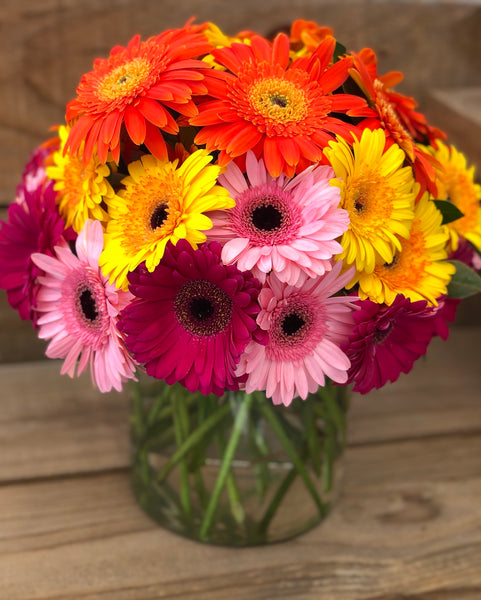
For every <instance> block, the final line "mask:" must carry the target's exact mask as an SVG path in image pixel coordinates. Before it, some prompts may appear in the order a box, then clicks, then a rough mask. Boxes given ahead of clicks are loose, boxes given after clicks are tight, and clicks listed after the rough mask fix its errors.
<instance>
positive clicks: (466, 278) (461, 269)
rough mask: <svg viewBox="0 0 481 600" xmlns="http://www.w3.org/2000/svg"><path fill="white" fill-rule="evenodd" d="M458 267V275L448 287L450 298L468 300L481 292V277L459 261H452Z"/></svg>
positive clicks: (456, 274) (454, 276) (455, 275)
mask: <svg viewBox="0 0 481 600" xmlns="http://www.w3.org/2000/svg"><path fill="white" fill-rule="evenodd" d="M449 262H450V263H452V264H453V265H454V266H455V267H456V273H455V274H454V275H453V277H452V279H451V283H450V284H449V285H448V296H449V297H450V298H467V297H468V296H474V294H477V293H478V292H481V277H480V276H479V275H478V274H477V273H476V271H473V269H471V268H470V267H468V266H467V265H465V264H464V263H463V262H461V261H459V260H450V261H449Z"/></svg>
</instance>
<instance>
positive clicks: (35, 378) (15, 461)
mask: <svg viewBox="0 0 481 600" xmlns="http://www.w3.org/2000/svg"><path fill="white" fill-rule="evenodd" d="M60 366H61V363H60V361H53V360H49V361H43V362H39V363H27V365H26V366H24V365H23V364H15V365H1V366H0V379H1V381H2V390H3V391H2V411H1V412H0V480H10V479H25V478H32V477H50V476H52V475H58V474H69V473H82V472H85V471H100V470H104V469H114V468H119V467H125V466H126V465H127V464H128V460H129V459H128V456H129V453H128V449H129V433H128V402H127V396H126V394H123V395H122V394H118V393H116V392H113V393H109V394H100V392H98V391H97V390H96V389H94V388H93V386H92V384H91V382H90V379H89V377H88V376H82V377H80V378H78V379H73V380H71V379H69V378H68V377H62V376H60Z"/></svg>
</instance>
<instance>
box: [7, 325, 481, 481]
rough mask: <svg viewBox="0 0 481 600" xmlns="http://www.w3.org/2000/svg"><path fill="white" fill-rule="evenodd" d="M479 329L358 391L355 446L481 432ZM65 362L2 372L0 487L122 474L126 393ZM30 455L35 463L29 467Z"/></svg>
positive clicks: (459, 332)
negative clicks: (103, 388) (388, 380)
mask: <svg viewBox="0 0 481 600" xmlns="http://www.w3.org/2000/svg"><path fill="white" fill-rule="evenodd" d="M480 338H481V328H473V329H469V328H461V327H460V328H454V329H453V331H452V334H451V338H450V340H449V341H448V342H443V341H442V340H440V339H436V340H434V341H433V343H432V345H431V347H430V351H429V353H428V356H427V357H426V358H425V359H421V360H420V361H418V362H417V363H416V365H415V367H414V369H413V371H412V372H411V373H410V374H409V375H406V376H401V378H400V379H399V380H398V381H397V382H396V383H395V384H392V385H388V386H386V387H385V388H383V389H381V390H378V391H376V392H372V393H371V394H369V395H367V396H360V395H357V394H355V395H354V397H353V401H352V407H351V410H350V416H349V443H350V444H352V445H362V444H375V443H378V442H382V441H388V440H399V439H408V438H422V437H425V436H428V435H431V436H434V435H443V434H461V433H466V434H467V433H472V432H479V431H481V402H480V392H479V390H480V389H481V372H480V370H479V368H478V362H479V341H480ZM60 364H61V363H60V361H51V360H45V361H41V362H37V363H25V364H22V363H21V364H4V365H0V380H1V381H2V397H3V398H2V411H1V412H0V481H9V480H19V479H25V478H37V477H52V476H55V475H62V474H70V473H83V472H87V471H102V470H104V469H118V468H126V467H127V466H128V464H129V432H128V418H129V415H128V413H129V406H128V394H127V390H126V389H125V390H124V391H123V392H122V393H120V394H119V393H117V392H112V393H110V394H100V392H98V391H97V390H95V389H94V388H93V387H92V384H91V382H90V379H89V377H88V375H87V374H84V375H83V376H82V377H80V378H78V379H73V380H72V379H69V378H68V377H66V376H61V375H60ZM32 457H35V460H34V461H32Z"/></svg>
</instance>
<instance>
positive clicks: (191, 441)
mask: <svg viewBox="0 0 481 600" xmlns="http://www.w3.org/2000/svg"><path fill="white" fill-rule="evenodd" d="M229 412H230V406H229V405H228V404H223V405H222V406H221V407H220V408H219V409H218V410H217V411H216V412H215V413H213V414H212V415H211V416H210V417H209V418H208V419H206V420H205V421H204V422H203V423H202V424H201V425H199V427H198V428H197V429H195V430H194V431H193V432H192V433H191V434H190V435H189V437H187V438H186V439H185V440H184V441H183V443H182V445H181V446H180V447H179V448H177V450H176V451H175V452H174V454H172V456H171V457H170V459H169V460H168V461H167V462H166V464H165V465H164V466H163V467H162V469H160V471H159V473H158V475H157V481H158V482H159V483H160V482H161V481H163V480H164V479H165V478H166V477H167V475H168V474H169V473H170V471H171V470H172V469H173V468H174V467H175V465H176V464H177V463H178V462H179V461H180V460H182V459H183V458H184V456H185V455H186V454H187V453H188V452H189V450H191V449H192V448H193V447H194V446H196V444H199V443H200V442H202V441H203V439H204V437H205V435H206V434H207V433H208V432H209V431H210V430H211V429H213V428H214V427H216V425H217V424H218V423H219V422H220V421H222V419H224V418H225V417H226V416H227V415H228V414H229Z"/></svg>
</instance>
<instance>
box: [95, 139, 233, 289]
mask: <svg viewBox="0 0 481 600" xmlns="http://www.w3.org/2000/svg"><path fill="white" fill-rule="evenodd" d="M211 160H212V156H211V155H210V154H208V153H207V151H205V150H197V151H195V152H193V153H192V154H191V155H190V156H188V158H187V159H186V160H185V161H184V162H183V163H182V164H181V165H180V166H179V161H178V160H177V159H176V160H174V161H173V162H169V161H160V160H158V159H157V158H155V157H154V156H152V155H150V154H147V155H145V156H143V157H142V158H141V159H140V160H138V161H135V162H133V163H131V164H130V165H129V173H130V176H128V177H126V178H124V179H123V180H122V184H123V186H124V188H123V189H121V190H119V191H118V193H117V194H116V195H115V196H114V197H113V198H109V199H108V200H107V202H106V203H107V207H108V212H109V216H110V221H109V223H108V225H107V230H106V233H105V248H104V251H103V253H102V255H101V257H100V264H101V267H102V269H103V271H104V272H105V273H106V274H109V275H110V279H109V281H110V283H112V282H113V281H114V280H115V281H116V282H117V286H118V287H124V288H125V287H126V286H127V274H128V273H129V271H133V270H134V269H135V268H136V267H137V266H138V265H139V264H140V263H141V262H143V261H145V264H146V267H147V269H148V270H149V271H153V270H154V269H155V267H156V266H157V265H158V264H159V262H160V259H161V258H162V256H163V254H164V249H165V245H166V244H167V242H168V241H169V240H170V241H171V242H172V243H173V244H176V243H177V242H178V240H180V239H186V240H187V241H188V242H190V244H191V245H192V247H193V248H196V247H197V244H199V243H201V242H204V241H205V240H206V236H205V234H204V233H203V230H207V229H210V228H211V227H212V221H211V220H210V219H209V218H208V217H207V216H205V215H204V214H203V213H204V212H207V211H211V210H217V209H223V208H230V207H232V206H234V205H235V202H234V200H232V198H230V197H229V193H228V191H227V190H226V189H224V188H222V187H221V186H219V185H216V181H217V176H218V175H219V174H220V172H221V168H220V167H218V166H215V165H209V163H210V161H211Z"/></svg>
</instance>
